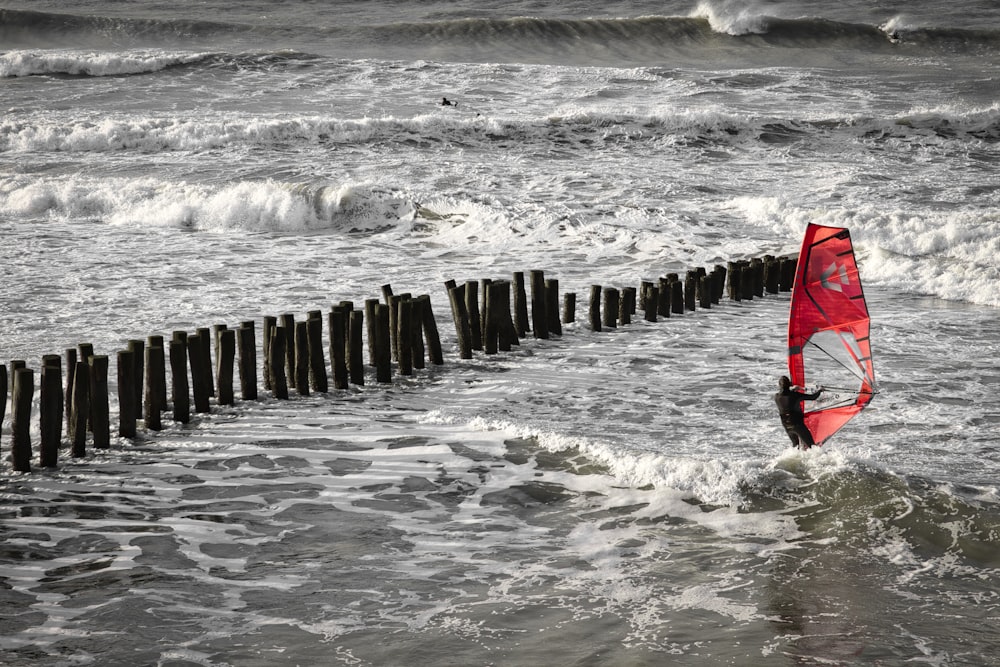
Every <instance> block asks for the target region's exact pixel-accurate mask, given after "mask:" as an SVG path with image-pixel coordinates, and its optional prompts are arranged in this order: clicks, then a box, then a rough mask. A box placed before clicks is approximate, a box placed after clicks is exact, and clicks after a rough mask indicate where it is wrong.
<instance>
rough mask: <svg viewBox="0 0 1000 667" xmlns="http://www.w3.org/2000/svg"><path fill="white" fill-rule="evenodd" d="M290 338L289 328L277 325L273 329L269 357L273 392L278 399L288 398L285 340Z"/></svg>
mask: <svg viewBox="0 0 1000 667" xmlns="http://www.w3.org/2000/svg"><path fill="white" fill-rule="evenodd" d="M287 338H288V329H287V328H285V327H283V326H281V327H279V326H276V327H274V328H273V329H271V344H270V346H269V347H268V351H267V359H268V365H269V366H270V367H271V392H272V393H273V394H274V397H275V398H277V399H281V400H285V399H287V398H288V380H287V378H286V377H285V366H286V363H285V362H286V360H287V351H286V349H285V348H286V345H285V340H286V339H287Z"/></svg>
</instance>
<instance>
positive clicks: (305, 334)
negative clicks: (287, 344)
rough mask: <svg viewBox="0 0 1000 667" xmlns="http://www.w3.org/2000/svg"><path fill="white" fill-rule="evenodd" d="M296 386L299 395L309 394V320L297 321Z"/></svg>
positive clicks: (293, 383) (294, 383)
mask: <svg viewBox="0 0 1000 667" xmlns="http://www.w3.org/2000/svg"><path fill="white" fill-rule="evenodd" d="M294 338H295V369H294V373H295V381H294V382H292V383H290V384H292V385H294V386H295V391H297V392H298V394H299V396H308V395H309V322H308V320H307V321H303V322H296V323H295V336H294Z"/></svg>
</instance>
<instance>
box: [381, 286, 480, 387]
mask: <svg viewBox="0 0 1000 667" xmlns="http://www.w3.org/2000/svg"><path fill="white" fill-rule="evenodd" d="M468 287H469V286H468V284H466V290H468ZM467 293H468V292H467ZM396 327H397V332H396V342H397V344H398V345H399V356H398V358H397V359H396V361H397V362H398V364H399V374H400V375H413V331H412V328H413V305H412V303H411V301H410V300H409V299H400V300H399V301H397V302H396Z"/></svg>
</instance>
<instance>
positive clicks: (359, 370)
mask: <svg viewBox="0 0 1000 667" xmlns="http://www.w3.org/2000/svg"><path fill="white" fill-rule="evenodd" d="M366 309H367V304H366ZM364 328H365V311H363V310H352V311H351V314H350V316H349V317H348V323H347V375H348V378H349V379H350V381H351V384H355V385H363V384H364V383H365V351H364V341H363V335H362V334H363V332H364Z"/></svg>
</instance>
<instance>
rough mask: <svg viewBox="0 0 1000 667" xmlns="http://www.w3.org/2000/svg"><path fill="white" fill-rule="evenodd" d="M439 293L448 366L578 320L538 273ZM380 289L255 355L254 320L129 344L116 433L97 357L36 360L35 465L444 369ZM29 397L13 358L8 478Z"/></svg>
mask: <svg viewBox="0 0 1000 667" xmlns="http://www.w3.org/2000/svg"><path fill="white" fill-rule="evenodd" d="M795 266H796V258H795V257H774V256H770V255H768V256H764V257H761V258H753V259H750V260H739V261H733V262H729V263H727V265H726V266H722V265H716V266H715V267H714V268H713V269H712V270H711V271H707V270H706V269H704V268H696V269H691V270H688V271H687V272H685V273H684V274H683V275H681V274H680V273H668V274H666V275H664V276H662V277H660V278H658V279H656V280H643V281H642V282H641V284H640V285H639V286H637V287H636V286H626V287H615V286H601V285H591V287H590V294H589V299H590V301H589V307H588V310H587V323H588V325H589V327H590V329H592V330H593V331H603V330H610V329H616V328H618V327H619V326H627V325H629V324H630V323H631V322H632V318H633V316H635V315H637V313H639V312H640V311H641V313H642V318H643V320H644V321H646V322H657V321H660V320H663V319H668V318H671V317H679V316H683V315H685V314H687V313H692V312H694V311H697V310H705V309H710V308H712V307H713V306H715V305H716V304H719V303H720V301H721V300H722V299H724V298H728V300H730V301H752V300H753V299H755V298H760V297H763V296H764V295H765V294H776V293H778V292H779V291H789V290H791V287H792V281H793V279H794V276H795ZM445 290H446V293H447V298H448V303H449V305H450V310H451V316H452V322H453V325H454V327H455V336H456V351H457V354H458V357H459V358H460V359H471V358H473V355H474V354H475V353H476V352H480V353H483V354H486V355H493V354H497V353H498V352H506V351H510V350H512V349H513V348H514V347H516V346H519V345H520V344H521V341H522V340H523V339H525V338H526V337H528V335H529V334H530V335H531V336H533V337H534V338H536V339H549V338H551V337H553V336H555V337H559V336H562V335H563V324H570V323H574V322H575V321H576V294H575V293H567V294H564V295H560V292H559V281H558V280H556V279H553V278H546V277H545V274H544V272H543V271H540V270H534V271H530V272H529V274H528V276H527V280H526V277H525V275H524V273H522V272H516V273H514V274H513V276H512V277H511V279H510V280H507V279H482V280H478V281H476V280H470V281H466V282H465V283H462V284H458V283H457V282H456V281H454V280H449V281H447V282H446V283H445ZM381 293H382V296H381V298H380V299H379V298H371V299H367V300H366V301H365V302H364V306H363V308H356V307H355V304H354V303H353V302H350V301H342V302H340V303H339V304H336V305H334V306H332V307H330V309H329V311H328V312H327V313H326V314H325V317H324V313H323V312H322V311H320V310H313V311H309V312H308V313H306V314H305V316H304V317H302V318H301V319H299V318H297V317H296V314H294V313H282V314H281V315H278V316H264V317H263V318H262V320H261V322H260V324H261V329H260V335H261V337H262V338H261V345H260V347H259V348H258V344H257V340H258V328H257V324H258V323H257V322H255V321H253V320H248V321H243V322H241V323H240V324H239V326H238V327H237V328H234V329H230V328H229V327H228V326H227V325H225V324H217V325H215V326H214V327H212V328H199V329H197V330H195V331H193V332H188V331H174V332H172V333H171V336H170V338H169V340H168V339H166V338H165V337H164V336H163V335H159V334H155V335H150V336H149V337H148V338H146V339H145V340H142V339H133V340H129V341H127V343H126V346H125V348H124V349H121V350H119V351H118V352H117V353H116V362H117V364H116V365H117V398H118V414H117V421H116V422H115V423H112V419H111V417H112V415H111V412H110V400H109V398H110V396H109V386H110V384H109V378H108V375H109V369H110V359H109V357H108V356H107V355H102V354H96V353H95V351H94V348H93V346H92V345H90V344H87V343H82V344H80V345H78V346H77V347H76V348H70V349H67V350H65V352H64V354H63V355H57V354H47V355H44V356H43V357H42V360H41V366H40V370H39V373H38V378H37V389H38V392H39V395H38V411H37V416H38V419H39V427H40V428H39V442H38V465H39V466H41V467H43V468H52V467H56V466H57V465H58V459H59V456H60V453H61V452H62V451H63V450H68V451H69V453H70V455H71V456H72V457H74V458H79V457H83V456H85V455H86V450H87V445H88V444H89V445H90V446H91V447H93V448H95V449H107V448H109V447H110V446H111V442H112V432H113V431H114V432H116V433H117V436H118V437H119V438H124V439H135V438H138V437H140V426H141V428H142V429H143V430H144V431H146V432H155V431H159V430H162V429H163V419H164V415H168V418H169V419H171V420H173V421H174V422H176V423H182V424H184V423H188V422H190V420H191V418H192V411H193V412H194V414H208V413H210V412H211V410H212V399H213V398H214V400H215V404H216V405H217V406H228V405H233V404H235V403H236V400H237V398H236V391H235V386H234V385H235V383H236V382H237V381H238V383H239V398H240V400H242V401H255V400H258V397H259V395H260V393H259V389H260V387H259V385H262V386H263V389H264V391H265V392H266V393H267V394H269V395H270V397H272V398H274V399H278V400H286V399H288V398H289V397H290V396H291V395H292V394H293V393H294V394H296V395H299V396H308V395H310V393H313V392H315V393H322V394H327V393H329V392H330V391H331V387H332V389H333V390H334V391H342V390H346V389H349V388H350V387H351V385H355V386H362V385H364V384H365V383H366V381H368V380H369V379H373V380H374V381H375V382H376V383H379V384H386V383H391V382H393V378H394V376H395V375H400V376H404V377H406V376H412V375H414V373H415V372H416V371H419V370H421V369H424V368H426V365H427V363H428V362H429V363H430V364H431V365H433V366H440V365H442V364H444V360H445V357H444V351H443V350H442V346H441V338H440V335H439V332H438V327H437V322H436V319H435V316H434V312H433V308H432V306H431V298H430V296H429V295H426V294H423V295H419V296H415V297H414V296H412V295H411V294H398V295H397V294H394V293H393V290H392V287H391V286H390V285H388V284H387V285H383V286H382V287H381ZM560 302H561V303H562V309H561V310H560ZM324 329H325V331H326V344H324ZM366 339H367V340H366ZM258 349H260V350H261V352H262V354H261V356H260V359H258ZM64 362H65V368H64V367H63V363H64ZM168 368H169V373H168ZM258 372H259V374H258ZM35 391H36V373H35V370H34V369H32V368H29V367H28V366H27V363H26V362H25V361H24V360H13V361H11V362H10V363H9V365H8V364H0V424H2V423H3V420H4V418H5V414H4V413H5V412H6V408H7V403H8V397H9V398H10V406H11V409H10V413H11V414H10V420H9V421H10V456H9V459H10V461H11V463H12V467H13V469H14V470H15V471H18V472H30V471H31V460H32V456H33V455H32V445H33V443H32V442H31V429H30V422H31V419H32V416H33V405H34V401H35ZM2 447H3V442H2V441H0V448H2Z"/></svg>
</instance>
